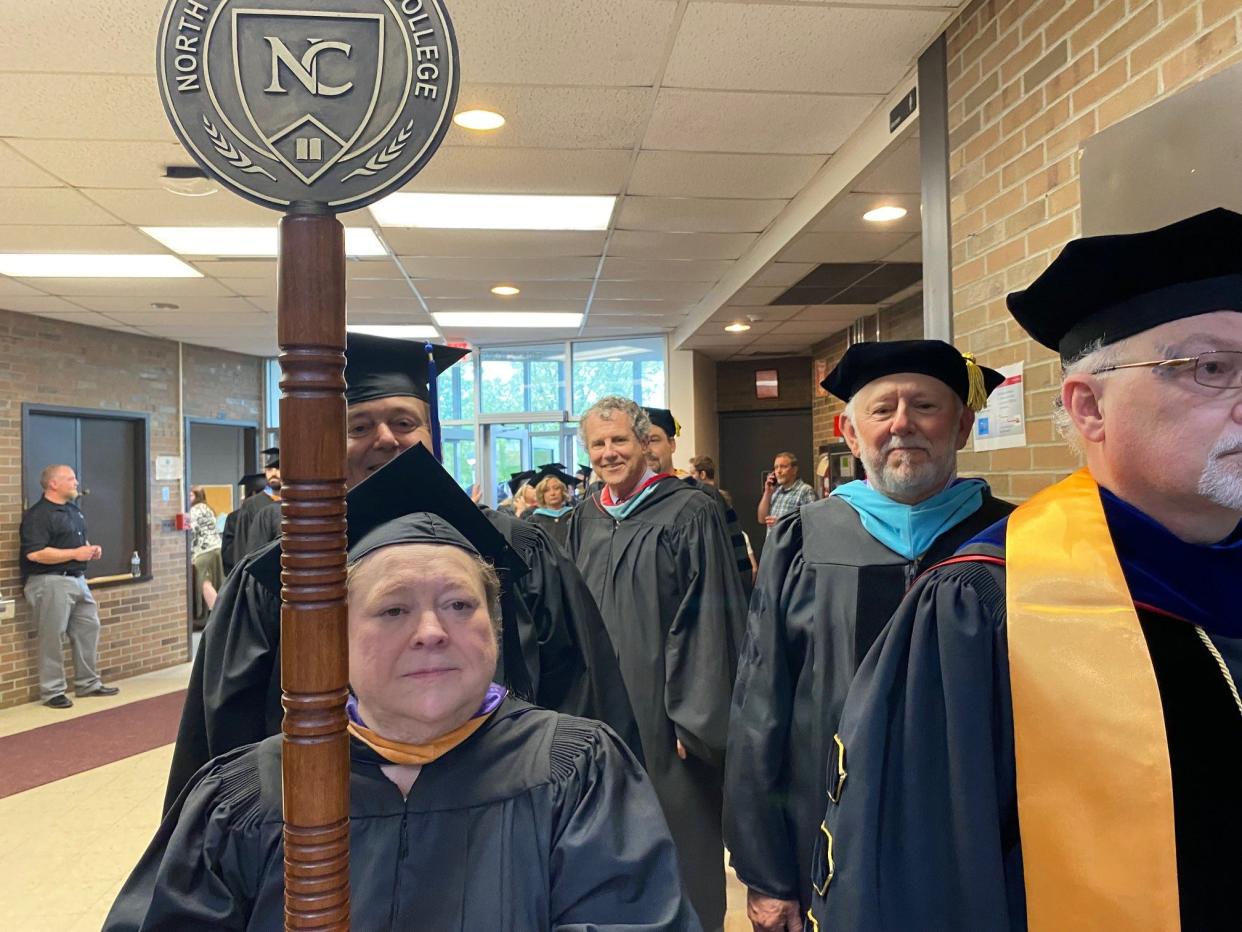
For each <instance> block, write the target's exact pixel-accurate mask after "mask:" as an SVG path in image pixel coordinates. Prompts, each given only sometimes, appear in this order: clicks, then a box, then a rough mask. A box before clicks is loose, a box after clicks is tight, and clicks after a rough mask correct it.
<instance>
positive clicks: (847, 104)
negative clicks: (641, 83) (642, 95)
mask: <svg viewBox="0 0 1242 932" xmlns="http://www.w3.org/2000/svg"><path fill="white" fill-rule="evenodd" d="M880 100H881V98H880V97H835V96H828V95H823V94H749V93H741V92H716V91H689V90H677V89H670V88H663V89H661V91H660V94H659V97H658V98H657V99H656V106H655V111H654V112H653V114H652V117H651V124H650V125H649V126H648V128H647V135H646V137H645V139H644V140H643V147H644V148H646V149H681V150H688V151H699V152H765V153H793V154H812V153H821V154H826V153H829V152H836V151H837V149H838V148H840V146H841V144H842V143H843V142H845V140H847V139H848V138H849V137H850V136H851V135H852V134H853V132H854V130H856V129H857V128H858V127H859V125H860V124H861V123H862V121H863V120H864V119H866V117H867V115H868V114H869V113H870V112H871V111H872V110H874V109H875V107H876V105H877V104H878V103H880Z"/></svg>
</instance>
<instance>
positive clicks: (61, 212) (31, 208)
mask: <svg viewBox="0 0 1242 932" xmlns="http://www.w3.org/2000/svg"><path fill="white" fill-rule="evenodd" d="M14 223H17V224H33V225H39V224H50V225H57V224H96V225H107V224H110V223H120V221H119V220H117V219H116V218H115V217H113V216H112V215H110V214H109V213H108V212H107V211H104V210H102V209H100V208H99V207H98V206H97V205H96V204H93V203H91V202H90V201H89V200H87V199H86V198H85V197H83V196H82V195H81V194H79V193H78V192H77V191H74V190H73V189H72V188H0V224H4V225H8V224H14ZM154 251H155V250H152V252H154Z"/></svg>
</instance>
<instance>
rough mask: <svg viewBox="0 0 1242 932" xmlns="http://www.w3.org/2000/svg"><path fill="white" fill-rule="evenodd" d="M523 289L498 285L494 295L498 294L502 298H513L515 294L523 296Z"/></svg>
mask: <svg viewBox="0 0 1242 932" xmlns="http://www.w3.org/2000/svg"><path fill="white" fill-rule="evenodd" d="M521 293H522V289H521V288H514V287H513V286H512V285H497V286H496V287H495V288H493V289H492V294H498V295H500V296H501V297H502V298H511V297H513V296H514V295H515V294H521Z"/></svg>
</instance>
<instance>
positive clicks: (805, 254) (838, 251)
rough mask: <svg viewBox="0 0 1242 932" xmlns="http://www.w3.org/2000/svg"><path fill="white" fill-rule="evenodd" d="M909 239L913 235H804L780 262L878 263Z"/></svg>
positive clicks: (784, 250)
mask: <svg viewBox="0 0 1242 932" xmlns="http://www.w3.org/2000/svg"><path fill="white" fill-rule="evenodd" d="M909 238H910V234H909V233H800V234H799V235H798V236H797V237H796V238H795V239H794V241H793V242H792V243H790V244H789V245H788V246H786V247H785V248H784V249H783V250H781V252H780V253H779V256H778V258H780V259H781V260H783V261H789V262H876V261H879V260H880V259H883V258H884V257H885V256H887V255H888V254H889V253H891V252H892V251H893V250H894V249H896V248H897V247H898V246H900V245H902V244H903V243H905V242H906V240H908V239H909Z"/></svg>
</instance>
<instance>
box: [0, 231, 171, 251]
mask: <svg viewBox="0 0 1242 932" xmlns="http://www.w3.org/2000/svg"><path fill="white" fill-rule="evenodd" d="M162 251H163V247H162V246H160V245H159V244H158V243H156V242H155V240H153V239H151V237H149V236H147V235H145V234H143V233H139V232H138V231H137V230H135V229H134V228H133V227H127V226H114V227H77V226H54V227H49V226H30V225H26V226H18V225H14V226H0V252H116V253H134V254H144V253H152V252H162Z"/></svg>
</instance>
